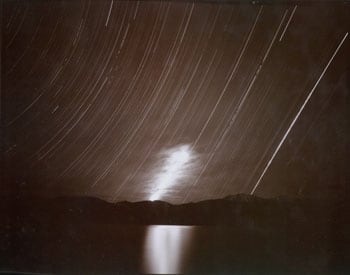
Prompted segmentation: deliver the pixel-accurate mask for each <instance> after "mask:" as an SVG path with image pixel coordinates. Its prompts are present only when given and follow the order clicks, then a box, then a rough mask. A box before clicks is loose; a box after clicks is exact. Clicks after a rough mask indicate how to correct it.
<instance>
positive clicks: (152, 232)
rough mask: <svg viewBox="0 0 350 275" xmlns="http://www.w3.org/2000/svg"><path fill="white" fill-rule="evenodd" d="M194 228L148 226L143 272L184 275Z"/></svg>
mask: <svg viewBox="0 0 350 275" xmlns="http://www.w3.org/2000/svg"><path fill="white" fill-rule="evenodd" d="M194 228H195V227H194V226H171V225H154V226H148V228H147V231H146V238H145V244H144V255H143V270H142V271H143V272H144V273H152V274H169V273H173V274H174V273H177V274H178V273H183V272H184V268H185V264H184V261H185V259H186V254H188V253H189V251H190V249H191V241H192V238H193V233H194Z"/></svg>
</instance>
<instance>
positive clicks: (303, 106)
mask: <svg viewBox="0 0 350 275" xmlns="http://www.w3.org/2000/svg"><path fill="white" fill-rule="evenodd" d="M348 34H349V33H346V34H345V35H344V37H343V39H342V41H341V42H340V43H339V45H338V47H337V48H336V49H335V51H334V53H333V55H332V57H331V58H330V59H329V61H328V63H327V65H326V67H325V68H324V69H323V71H322V73H321V75H320V77H319V78H318V80H317V81H316V83H315V85H314V87H313V88H312V89H311V91H310V93H309V95H308V96H307V98H306V99H305V101H304V103H303V105H301V107H300V109H299V111H298V113H297V114H296V116H295V117H294V119H293V121H292V123H291V124H290V125H289V127H288V129H287V131H286V133H285V134H284V136H283V138H282V139H281V141H280V143H279V144H278V146H277V147H276V149H275V152H273V154H272V157H271V158H270V160H269V161H268V163H267V164H266V166H265V168H264V170H263V172H262V173H261V175H260V177H259V179H258V181H257V182H256V184H255V186H254V188H253V190H252V191H251V192H250V194H251V195H252V194H254V192H255V190H256V188H257V187H258V186H259V184H260V182H261V180H262V179H263V177H264V175H265V173H266V171H267V170H268V169H269V167H270V165H271V163H272V161H273V160H274V158H275V157H276V155H277V153H278V151H279V150H280V148H281V147H282V144H283V143H284V141H285V140H286V138H287V136H288V134H289V132H290V130H291V129H292V128H293V126H294V124H295V122H296V121H297V120H298V118H299V116H300V114H301V112H302V111H303V110H304V108H305V106H306V104H307V103H308V102H309V100H310V98H311V96H312V95H313V93H314V91H315V90H316V87H317V86H318V83H320V81H321V79H322V77H323V76H324V74H325V73H326V71H327V69H328V67H329V65H330V64H331V63H332V61H333V59H334V57H335V56H336V54H337V53H338V51H339V49H340V47H341V46H342V45H343V43H344V41H345V39H346V38H347V36H348Z"/></svg>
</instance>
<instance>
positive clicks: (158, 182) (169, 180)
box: [149, 144, 196, 201]
mask: <svg viewBox="0 0 350 275" xmlns="http://www.w3.org/2000/svg"><path fill="white" fill-rule="evenodd" d="M195 158H196V157H195V154H194V152H193V150H192V149H191V146H190V145H188V144H185V145H179V146H176V147H174V148H171V149H169V150H167V151H165V152H164V157H162V164H161V165H160V168H157V169H156V171H155V173H154V174H155V176H154V177H153V179H152V186H155V191H154V192H153V194H152V196H151V197H150V198H149V199H150V200H151V201H154V200H159V199H160V198H161V196H162V195H163V194H164V193H165V192H166V191H167V189H169V188H170V187H172V186H174V185H177V184H178V183H179V182H180V181H181V180H183V179H184V178H185V177H187V176H188V175H190V174H191V172H192V169H191V168H192V164H193V163H194V160H195Z"/></svg>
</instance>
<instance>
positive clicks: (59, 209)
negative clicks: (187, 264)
mask: <svg viewBox="0 0 350 275" xmlns="http://www.w3.org/2000/svg"><path fill="white" fill-rule="evenodd" d="M349 210H350V203H349V201H347V200H311V199H310V200H307V199H292V198H276V199H262V198H259V197H255V196H250V195H235V196H228V197H225V198H223V199H217V200H208V201H201V202H197V203H188V204H182V205H172V204H169V203H166V202H162V201H154V202H150V201H142V202H134V203H131V202H119V203H115V204H112V203H108V202H105V201H103V200H100V199H97V198H90V197H58V198H37V197H22V198H17V199H13V198H3V199H2V200H1V206H0V213H1V216H2V222H1V226H0V236H1V237H0V245H1V246H0V271H1V270H15V271H26V272H28V271H30V272H48V273H51V272H53V273H76V272H79V273H81V272H83V273H85V272H87V271H89V272H90V271H91V272H92V273H94V274H100V273H105V272H112V271H118V272H121V273H120V274H129V273H137V272H139V271H138V270H137V268H136V266H137V265H138V264H139V262H138V261H139V260H140V259H141V258H142V252H141V250H140V249H141V248H140V247H142V243H143V235H144V233H142V232H144V228H145V226H147V225H196V226H200V227H199V228H201V229H200V230H202V231H203V232H207V233H205V234H204V233H203V234H202V235H203V236H204V235H205V236H207V237H205V242H207V243H208V245H207V246H206V247H204V248H203V249H201V250H202V252H201V253H204V252H203V251H206V252H205V253H207V254H200V255H202V256H201V257H203V258H205V257H207V258H208V259H212V258H213V254H215V255H216V256H215V257H219V258H218V259H217V262H215V263H216V264H215V265H214V264H213V265H212V266H211V268H212V269H210V266H209V267H208V266H206V268H205V269H201V268H202V267H203V266H204V264H203V263H202V262H195V264H194V267H193V268H192V269H191V270H192V271H193V273H197V272H200V273H201V274H205V273H206V272H207V271H208V273H212V274H217V272H223V271H227V270H230V272H234V271H235V272H236V271H237V270H238V271H249V272H250V271H257V270H260V271H264V272H267V273H269V272H272V271H276V272H279V274H283V272H284V271H286V272H287V271H288V272H291V271H293V272H298V274H313V273H317V274H331V273H337V272H345V271H348V270H350V268H349V265H350V264H349V261H348V255H350V254H349V253H348V246H349V245H348V243H349V241H350V234H349V232H350V223H349V217H348V213H349ZM219 244H221V245H220V246H218V245H219ZM226 244H227V248H225V245H226ZM212 249H214V251H211V250H212ZM255 250H257V251H262V253H261V254H254V253H253V254H252V251H255ZM211 253H213V254H211ZM220 253H221V254H220ZM203 255H204V256H203ZM218 255H219V256H218ZM233 259H240V261H239V264H237V263H236V264H235V265H233V264H232V265H231V264H230V263H232V261H233ZM248 260H249V261H248ZM135 261H136V262H135ZM218 262H219V263H221V264H218ZM252 262H253V263H254V262H256V265H251V263H252ZM208 263H210V260H208ZM237 268H238V269H237ZM303 272H306V273H303ZM112 273H113V272H112ZM190 273H191V272H190Z"/></svg>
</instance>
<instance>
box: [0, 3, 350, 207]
mask: <svg viewBox="0 0 350 275" xmlns="http://www.w3.org/2000/svg"><path fill="white" fill-rule="evenodd" d="M349 14H350V6H349V4H348V3H346V2H333V3H331V2H329V3H318V2H313V3H311V4H302V3H299V2H298V1H291V2H288V1H287V2H283V3H281V4H268V3H264V1H261V2H259V3H255V2H251V3H250V2H239V1H232V2H231V1H203V2H201V1H195V2H192V1H113V0H111V1H78V0H76V1H44V0H41V1H3V2H2V25H1V29H2V59H1V82H2V89H1V132H2V137H1V140H2V141H1V142H2V144H1V145H2V149H1V150H2V168H3V169H2V170H3V172H2V183H1V185H2V190H3V193H4V194H21V193H24V194H40V195H42V194H43V195H49V196H55V195H62V194H64V195H88V196H96V197H100V198H103V199H106V200H109V201H120V200H129V201H139V200H154V199H161V200H165V201H169V202H173V203H182V202H189V201H198V200H204V199H212V198H220V197H224V196H227V195H231V194H237V193H247V194H255V195H259V196H265V197H273V196H279V195H289V196H305V197H324V196H332V195H334V194H335V195H337V196H338V195H339V194H342V193H344V192H345V191H346V190H347V188H348V187H347V183H349V181H350V175H349V172H348V169H347V167H346V165H347V164H346V163H349V161H350V159H349V156H348V154H347V152H349V151H350V150H349V149H350V148H349V138H350V132H349V131H350V127H349V125H350V124H349V122H350V121H349V120H350V114H349V110H350V108H349V105H350V97H349V93H350V92H349V89H350V88H349V61H348V60H350V38H349V37H348V32H349V26H350V19H349V16H348V15H349Z"/></svg>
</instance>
